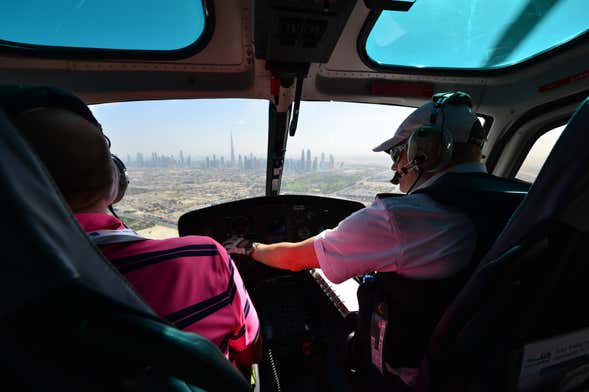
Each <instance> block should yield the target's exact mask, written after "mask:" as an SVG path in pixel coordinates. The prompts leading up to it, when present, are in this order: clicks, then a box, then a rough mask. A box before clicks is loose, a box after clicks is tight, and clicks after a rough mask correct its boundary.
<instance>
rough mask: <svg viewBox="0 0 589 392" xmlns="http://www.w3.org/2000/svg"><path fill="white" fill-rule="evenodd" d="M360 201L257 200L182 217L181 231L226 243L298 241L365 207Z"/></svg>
mask: <svg viewBox="0 0 589 392" xmlns="http://www.w3.org/2000/svg"><path fill="white" fill-rule="evenodd" d="M363 207H364V205H363V204H362V203H359V202H355V201H350V200H343V199H335V198H328V197H320V196H303V195H280V196H270V197H266V196H264V197H255V198H251V199H244V200H238V201H233V202H229V203H223V204H218V205H214V206H211V207H207V208H203V209H200V210H195V211H191V212H188V213H186V214H184V215H182V216H181V217H180V219H179V221H178V232H179V233H180V235H181V236H184V235H205V236H209V237H212V238H214V239H215V240H217V241H219V242H223V241H224V240H226V239H227V238H229V237H231V236H240V237H244V238H248V239H250V240H255V241H258V242H263V243H275V242H282V241H288V242H298V241H302V240H305V239H307V238H309V237H310V236H313V235H316V234H318V233H320V232H321V231H323V230H325V229H330V228H333V227H335V226H337V224H338V223H339V222H340V221H341V220H342V219H343V218H345V217H347V216H348V215H350V214H352V213H353V212H355V211H357V210H359V209H361V208H363Z"/></svg>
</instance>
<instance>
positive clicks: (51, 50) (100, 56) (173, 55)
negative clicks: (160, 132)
mask: <svg viewBox="0 0 589 392" xmlns="http://www.w3.org/2000/svg"><path fill="white" fill-rule="evenodd" d="M201 3H202V8H203V14H204V19H205V21H204V30H203V32H202V34H201V35H200V36H199V37H198V38H197V39H196V41H194V42H193V43H191V44H190V45H188V46H185V47H183V48H180V49H174V50H140V49H95V48H76V47H70V46H51V45H33V44H25V43H19V42H14V41H6V40H2V39H0V53H16V54H21V55H22V54H25V55H34V56H36V57H42V58H61V57H67V58H69V59H81V60H106V59H129V60H181V59H186V58H188V57H191V56H193V55H195V54H197V53H198V52H200V51H201V50H203V49H204V48H205V47H206V46H207V45H208V43H209V42H210V40H211V38H212V36H213V33H214V31H215V9H214V6H213V1H212V0H201Z"/></svg>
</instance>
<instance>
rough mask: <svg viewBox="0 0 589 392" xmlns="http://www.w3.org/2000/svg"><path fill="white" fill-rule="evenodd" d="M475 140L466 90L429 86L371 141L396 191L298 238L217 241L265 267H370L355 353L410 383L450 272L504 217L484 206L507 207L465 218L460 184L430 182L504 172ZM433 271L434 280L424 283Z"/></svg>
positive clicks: (361, 270)
mask: <svg viewBox="0 0 589 392" xmlns="http://www.w3.org/2000/svg"><path fill="white" fill-rule="evenodd" d="M484 141H485V134H484V130H483V127H482V125H481V123H480V121H479V120H478V118H477V116H476V114H475V113H474V112H473V111H472V109H471V98H470V96H469V95H468V94H466V93H462V92H452V93H443V94H437V95H435V96H434V97H433V98H432V101H430V102H428V103H426V104H425V105H423V106H421V107H420V108H418V109H417V110H415V111H414V112H413V113H412V114H411V115H409V116H408V117H407V118H406V119H405V121H404V122H403V123H402V124H401V125H400V126H399V128H398V129H397V131H396V133H395V134H394V136H393V137H392V138H391V139H388V140H386V141H385V142H384V143H382V144H381V145H379V146H378V147H376V148H374V151H377V152H378V151H384V152H386V153H387V154H390V156H391V158H392V160H393V165H392V170H393V171H395V172H396V173H395V177H394V178H393V180H392V181H391V182H393V183H398V185H399V188H400V190H401V192H403V193H406V194H407V195H406V196H403V197H396V196H392V195H391V196H390V197H377V198H376V200H375V201H374V203H372V205H371V206H369V207H366V208H363V209H361V210H359V211H357V212H355V213H353V214H352V215H350V216H349V217H347V218H346V219H344V220H343V221H341V222H340V223H339V224H338V226H337V227H335V228H334V229H329V230H325V231H323V232H321V233H320V234H318V235H316V236H314V237H311V238H308V239H306V240H304V241H301V242H296V243H291V242H281V243H276V244H260V243H255V242H253V243H251V242H248V241H239V239H231V240H230V241H228V242H227V243H226V244H225V246H226V248H227V249H228V251H229V252H230V253H242V254H244V253H245V254H247V255H249V256H250V257H251V258H253V259H254V260H257V261H259V262H261V263H263V264H266V265H268V266H271V267H275V268H281V269H288V270H293V271H299V270H303V269H306V268H321V269H322V270H323V272H324V274H325V275H326V276H327V278H328V279H329V280H331V281H332V282H334V283H340V282H343V281H345V280H347V279H349V278H352V277H354V276H358V275H364V274H367V273H371V272H374V271H378V272H379V274H375V275H371V276H369V277H367V278H366V279H365V281H366V283H365V284H363V285H361V286H360V290H359V293H358V297H359V304H360V324H359V327H358V329H359V330H360V334H361V335H362V337H361V338H359V339H364V340H363V341H362V343H360V344H361V345H362V347H361V348H360V349H359V350H360V351H361V352H362V353H363V355H361V357H362V358H363V360H365V361H366V362H369V363H371V366H369V368H371V369H373V368H376V369H378V371H379V373H380V374H393V375H395V376H398V377H399V378H400V379H402V380H403V381H404V383H406V384H412V383H413V382H414V380H415V377H416V375H417V368H418V367H419V362H420V360H421V358H422V356H423V350H424V349H425V345H426V344H427V340H428V338H429V336H430V334H431V332H432V330H433V328H434V327H435V324H436V323H437V321H438V320H439V317H440V316H441V314H442V312H443V310H444V309H445V307H446V306H447V305H448V302H449V301H450V300H451V299H452V298H453V296H454V295H455V294H456V292H457V290H458V289H459V288H460V287H461V284H463V283H464V280H461V282H454V281H453V279H452V277H454V276H456V275H457V274H459V271H464V270H465V269H466V267H467V266H468V265H469V262H471V260H472V259H473V258H474V255H475V250H476V254H479V255H480V254H481V253H482V252H484V251H486V250H487V249H486V248H488V246H490V243H491V242H492V240H494V239H495V236H496V235H497V234H498V231H499V230H500V228H501V227H502V226H503V225H504V223H505V221H504V220H506V219H507V218H501V219H499V218H497V219H495V217H493V216H492V215H493V214H495V215H497V217H499V216H500V215H501V216H509V215H510V214H511V212H512V209H511V208H512V207H509V208H507V210H508V211H507V212H506V213H505V214H496V211H495V210H493V207H492V206H489V209H488V211H481V213H482V214H483V215H484V214H487V215H488V216H486V217H485V218H488V219H487V223H485V219H481V217H479V216H477V217H476V218H473V216H472V215H473V214H471V212H472V211H476V209H474V210H473V209H472V208H465V206H463V205H461V203H462V202H461V201H460V200H464V204H472V202H473V200H469V199H472V198H473V197H471V196H469V194H468V193H459V194H456V195H453V194H452V192H453V191H452V189H447V188H452V186H449V187H440V186H436V185H438V184H441V183H443V181H447V180H448V179H450V178H457V177H456V174H458V175H459V176H458V179H459V180H460V182H457V183H461V182H462V181H468V180H469V179H472V178H478V179H482V180H484V181H489V182H490V183H493V184H495V183H497V182H500V183H501V184H503V183H502V182H501V181H509V180H503V179H499V178H498V177H494V176H491V175H488V174H485V173H486V167H485V165H483V164H482V163H481V157H482V155H481V148H482V146H483V143H484ZM449 174H452V175H449ZM438 196H441V197H438ZM445 200H447V202H446V201H445ZM475 202H476V201H475ZM479 210H480V208H479ZM477 213H478V212H477ZM485 224H488V226H489V227H493V230H488V232H487V233H486V234H485V235H484V236H486V237H488V238H477V234H478V233H479V231H478V226H481V227H482V226H484V225H485ZM483 231H484V230H483ZM433 281H436V282H437V283H424V282H433ZM371 282H372V283H371ZM440 282H444V283H443V284H442V283H440ZM446 282H447V284H446ZM391 302H393V303H391ZM378 304H380V305H382V306H377V305H378ZM385 309H388V310H385ZM379 312H380V313H379ZM376 313H379V314H376ZM409 319H410V320H409ZM378 320H382V321H385V322H384V323H378ZM387 326H388V327H387ZM387 328H388V329H387ZM357 332H358V331H357ZM369 335H370V336H369ZM379 340H380V344H379ZM383 346H384V348H383ZM372 365H374V366H372ZM360 366H362V365H360Z"/></svg>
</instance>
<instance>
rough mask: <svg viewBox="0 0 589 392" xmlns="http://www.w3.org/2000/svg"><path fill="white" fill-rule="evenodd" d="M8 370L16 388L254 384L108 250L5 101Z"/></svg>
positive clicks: (3, 370) (1, 341)
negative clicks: (171, 317)
mask: <svg viewBox="0 0 589 392" xmlns="http://www.w3.org/2000/svg"><path fill="white" fill-rule="evenodd" d="M0 184H1V185H0V186H1V189H2V192H1V193H0V203H1V205H2V207H3V208H2V211H3V217H4V225H3V226H2V235H1V237H0V238H1V239H2V249H3V251H4V252H5V253H4V257H3V260H2V264H1V265H0V268H1V269H2V273H0V280H1V283H0V292H1V294H2V295H0V347H2V351H1V353H0V374H1V375H2V376H4V380H5V381H6V382H8V383H10V384H11V385H12V387H11V388H12V390H14V389H17V390H19V389H23V390H37V389H39V390H40V389H43V390H45V389H50V390H61V391H69V390H72V391H74V390H76V391H79V390H88V391H94V390H97V391H101V390H110V391H112V390H190V389H192V390H197V389H198V388H197V387H202V388H205V389H207V390H242V391H246V390H249V389H250V388H249V384H248V383H247V382H246V380H245V379H244V378H243V377H242V376H241V375H240V374H239V372H238V371H237V370H236V369H235V368H234V367H233V365H232V364H231V363H230V362H229V361H227V360H226V359H225V357H224V356H223V354H222V353H221V352H220V351H219V350H218V349H217V347H216V346H214V345H213V344H212V343H211V342H209V341H208V340H206V339H204V338H202V337H200V336H198V335H195V334H190V333H184V332H181V331H178V330H177V329H176V328H174V327H173V326H171V325H169V324H167V323H166V322H165V321H163V320H161V319H159V318H158V317H157V316H155V314H154V313H153V311H152V310H151V309H150V308H149V307H148V306H147V305H146V304H145V303H144V302H143V301H142V300H141V299H140V298H139V296H138V295H137V294H136V293H135V292H134V290H133V289H132V288H131V287H130V286H129V285H128V283H127V282H126V281H125V279H124V278H123V277H122V276H121V275H120V274H119V273H118V272H117V271H116V270H115V269H114V268H113V267H112V266H111V265H110V263H108V262H107V261H106V260H104V259H103V257H102V256H101V255H100V253H99V251H98V250H97V249H96V248H95V247H94V245H92V244H91V242H90V241H89V240H88V238H87V237H86V235H85V233H84V232H83V231H82V230H81V228H80V227H79V226H78V224H77V223H76V221H75V219H74V217H73V215H72V214H71V211H70V210H69V209H68V208H67V207H66V206H65V204H64V203H63V200H62V198H61V196H60V195H59V193H58V192H57V191H56V189H55V186H54V184H53V182H52V181H51V179H50V178H49V177H48V176H47V174H46V172H45V169H44V167H43V165H42V164H41V162H40V161H39V160H38V159H37V158H36V156H35V155H34V153H33V152H32V150H31V149H30V148H29V146H28V145H27V143H26V142H25V141H24V140H23V139H22V138H21V137H20V135H19V133H18V131H17V130H16V129H15V128H14V127H13V126H12V124H11V122H10V120H9V119H8V117H7V116H6V114H5V113H4V112H3V111H2V110H1V109H0Z"/></svg>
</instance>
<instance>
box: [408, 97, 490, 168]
mask: <svg viewBox="0 0 589 392" xmlns="http://www.w3.org/2000/svg"><path fill="white" fill-rule="evenodd" d="M432 102H433V106H432V112H431V115H430V121H429V124H427V125H424V126H422V127H420V128H418V129H417V130H416V131H415V132H413V134H412V135H411V136H410V137H409V140H408V141H407V161H408V162H409V163H408V165H407V166H411V167H405V171H407V170H410V169H412V168H418V169H419V170H421V171H422V172H430V173H431V172H436V171H439V170H441V169H443V168H445V167H446V166H447V165H448V163H449V162H450V160H451V159H452V154H453V152H454V138H453V137H452V133H451V132H450V131H449V130H448V129H447V128H446V127H445V124H444V123H445V120H446V118H445V113H444V108H445V106H446V105H457V106H461V105H464V106H468V107H469V108H472V98H471V97H470V95H469V94H467V93H464V92H461V91H452V92H448V93H439V94H435V95H434V96H433V97H432ZM440 116H441V118H442V121H441V123H440V124H439V125H438V124H436V123H437V120H438V117H440ZM484 139H485V137H484V131H483V128H482V125H481V123H480V121H475V123H474V125H473V127H472V129H471V130H470V134H469V139H468V143H472V144H477V145H479V146H482V144H483V143H484Z"/></svg>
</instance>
